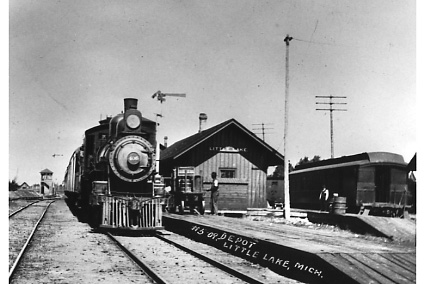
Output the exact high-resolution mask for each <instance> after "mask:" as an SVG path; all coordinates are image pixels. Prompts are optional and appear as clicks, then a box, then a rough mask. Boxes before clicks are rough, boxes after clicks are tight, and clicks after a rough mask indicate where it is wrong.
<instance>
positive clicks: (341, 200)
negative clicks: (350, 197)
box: [332, 197, 347, 215]
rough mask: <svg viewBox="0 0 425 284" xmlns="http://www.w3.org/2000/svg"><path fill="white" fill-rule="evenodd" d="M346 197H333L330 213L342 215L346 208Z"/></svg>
mask: <svg viewBox="0 0 425 284" xmlns="http://www.w3.org/2000/svg"><path fill="white" fill-rule="evenodd" d="M346 205H347V197H334V198H333V204H332V213H333V214H336V215H344V214H345V211H346V209H347V207H346Z"/></svg>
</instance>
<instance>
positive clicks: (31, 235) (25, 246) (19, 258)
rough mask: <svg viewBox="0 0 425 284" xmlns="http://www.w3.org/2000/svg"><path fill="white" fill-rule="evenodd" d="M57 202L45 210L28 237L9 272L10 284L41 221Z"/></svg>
mask: <svg viewBox="0 0 425 284" xmlns="http://www.w3.org/2000/svg"><path fill="white" fill-rule="evenodd" d="M53 202H55V200H53V201H52V202H50V203H49V204H48V205H47V206H46V208H45V209H44V211H43V213H42V214H41V216H40V218H39V219H38V221H37V223H36V224H35V226H34V228H33V229H32V231H31V234H30V236H29V237H28V239H27V241H26V242H25V244H24V246H23V247H22V249H21V251H20V252H19V254H18V256H17V257H16V259H15V262H14V263H13V265H12V267H11V268H10V270H9V283H10V281H11V280H12V276H13V274H14V273H15V271H16V268H17V267H18V264H19V262H20V261H21V259H22V256H23V255H24V253H25V251H26V250H27V248H28V245H29V243H30V242H31V240H32V238H33V236H34V234H35V232H36V231H37V229H38V226H39V225H40V223H41V221H42V220H43V218H44V216H45V215H46V212H47V210H48V209H49V207H50V205H51V204H52V203H53Z"/></svg>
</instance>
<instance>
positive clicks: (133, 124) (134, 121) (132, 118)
mask: <svg viewBox="0 0 425 284" xmlns="http://www.w3.org/2000/svg"><path fill="white" fill-rule="evenodd" d="M139 125H140V118H139V117H138V116H137V115H135V114H130V115H129V116H128V117H127V126H128V127H130V128H131V129H135V128H137V127H139Z"/></svg>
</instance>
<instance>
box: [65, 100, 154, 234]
mask: <svg viewBox="0 0 425 284" xmlns="http://www.w3.org/2000/svg"><path fill="white" fill-rule="evenodd" d="M155 155H156V122H154V121H151V120H149V119H146V118H144V117H143V116H142V113H141V112H140V111H139V110H138V109H137V99H133V98H127V99H124V112H123V113H120V114H118V115H116V116H114V117H107V118H106V119H104V120H101V121H100V122H99V125H97V126H95V127H92V128H90V129H88V130H86V131H85V135H84V142H83V145H82V146H81V147H79V148H78V149H77V150H76V151H75V152H74V153H73V155H72V156H71V159H70V162H69V165H68V168H67V171H66V174H65V180H64V184H65V187H66V191H65V193H66V195H67V196H68V198H69V199H71V200H73V202H76V203H77V204H78V207H79V208H81V211H82V212H83V214H84V215H85V216H86V217H87V220H88V222H89V223H90V224H91V225H93V226H94V227H100V228H108V229H112V228H115V229H129V230H142V231H145V230H157V229H161V228H162V205H161V198H160V197H158V196H155V192H154V188H155V179H154V174H155Z"/></svg>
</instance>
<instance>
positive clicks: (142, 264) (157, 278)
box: [106, 232, 169, 284]
mask: <svg viewBox="0 0 425 284" xmlns="http://www.w3.org/2000/svg"><path fill="white" fill-rule="evenodd" d="M106 235H107V236H108V237H109V238H110V239H111V240H113V241H114V242H115V243H116V244H117V245H118V246H119V247H120V249H121V250H122V251H124V252H125V254H127V255H128V256H129V257H130V258H131V259H132V260H133V261H134V262H135V263H136V264H137V265H138V266H139V267H140V268H141V269H142V270H143V271H144V272H145V273H146V274H147V275H148V276H149V277H150V278H151V279H152V280H153V281H155V282H156V283H159V284H169V282H167V281H166V280H165V279H164V278H162V277H161V276H160V275H159V274H158V273H157V272H156V271H155V270H154V269H153V268H152V267H150V266H149V265H148V264H147V263H145V262H143V261H142V260H140V259H139V258H138V257H137V256H135V255H134V254H133V253H132V252H131V251H129V250H128V249H127V248H126V247H125V246H124V245H123V244H121V243H120V242H119V241H118V240H117V239H116V238H115V237H114V236H113V235H112V234H111V233H109V232H106Z"/></svg>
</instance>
